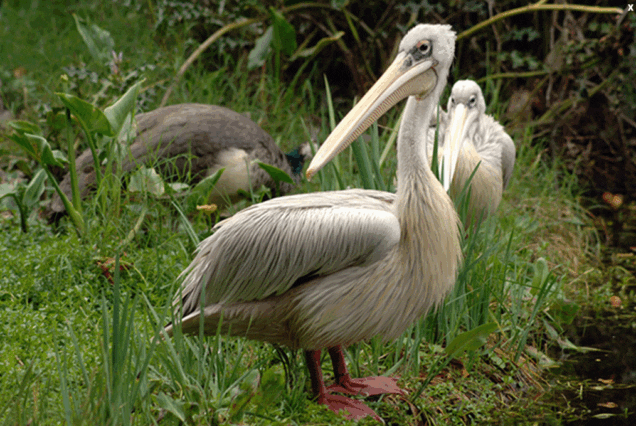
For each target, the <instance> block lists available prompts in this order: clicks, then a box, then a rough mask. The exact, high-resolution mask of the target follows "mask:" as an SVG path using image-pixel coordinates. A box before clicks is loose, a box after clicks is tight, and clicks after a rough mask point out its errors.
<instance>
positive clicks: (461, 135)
mask: <svg viewBox="0 0 636 426" xmlns="http://www.w3.org/2000/svg"><path fill="white" fill-rule="evenodd" d="M467 118H468V109H467V108H466V106H465V105H464V104H461V103H458V104H457V105H456V106H455V108H454V110H453V113H452V114H451V122H450V124H449V127H448V131H447V132H446V138H447V139H445V140H444V150H443V152H442V161H441V166H442V185H443V186H444V189H445V190H446V191H447V192H448V190H449V188H450V185H451V182H452V181H453V176H454V174H455V167H456V166H457V159H458V158H459V152H460V151H461V149H462V144H463V142H464V140H465V139H466V132H467V131H468V128H467V127H466V120H467Z"/></svg>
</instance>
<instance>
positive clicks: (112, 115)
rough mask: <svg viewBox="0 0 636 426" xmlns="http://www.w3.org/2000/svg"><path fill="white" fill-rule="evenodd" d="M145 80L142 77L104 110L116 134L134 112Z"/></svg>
mask: <svg viewBox="0 0 636 426" xmlns="http://www.w3.org/2000/svg"><path fill="white" fill-rule="evenodd" d="M143 82H144V80H143V79H142V80H140V81H138V82H137V83H135V84H134V85H133V86H132V87H131V88H130V89H128V90H127V91H126V93H124V94H123V95H122V97H121V98H119V99H117V101H116V102H115V103H114V104H112V105H111V106H109V107H108V108H106V109H105V110H104V115H105V116H106V118H107V119H108V122H109V123H110V128H111V129H112V131H113V134H114V135H119V132H120V131H121V130H122V127H123V126H124V123H125V121H126V117H127V116H128V115H130V114H131V113H132V112H133V109H134V108H135V101H136V100H137V95H138V94H139V89H140V88H141V84H142V83H143Z"/></svg>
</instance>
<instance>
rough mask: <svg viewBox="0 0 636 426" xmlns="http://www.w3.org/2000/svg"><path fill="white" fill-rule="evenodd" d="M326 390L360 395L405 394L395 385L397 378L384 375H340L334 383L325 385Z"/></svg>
mask: <svg viewBox="0 0 636 426" xmlns="http://www.w3.org/2000/svg"><path fill="white" fill-rule="evenodd" d="M327 391H328V392H340V393H346V394H349V395H362V396H372V395H384V394H387V393H393V394H398V395H406V393H405V392H404V390H403V389H401V388H400V387H399V386H398V385H397V379H394V378H393V377H385V376H375V377H361V378H359V379H352V378H351V377H348V376H344V377H340V378H339V380H337V381H336V383H334V384H333V385H331V386H328V387H327Z"/></svg>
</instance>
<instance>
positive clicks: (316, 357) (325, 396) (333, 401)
mask: <svg viewBox="0 0 636 426" xmlns="http://www.w3.org/2000/svg"><path fill="white" fill-rule="evenodd" d="M320 353H321V351H320V350H317V351H305V362H306V363H307V369H308V370H309V377H310V379H311V390H312V392H313V394H314V396H315V397H316V401H317V402H318V403H319V404H324V405H326V406H327V407H328V408H329V409H330V410H331V411H333V412H334V413H336V414H338V412H339V411H340V410H345V411H346V412H347V413H348V414H347V416H346V417H347V418H348V419H354V420H358V419H361V418H363V417H366V416H372V417H373V418H374V419H376V420H377V421H379V422H380V423H384V421H383V420H382V418H380V416H378V415H377V414H376V413H375V411H373V410H372V409H371V408H369V407H368V406H367V405H366V404H365V403H364V402H362V401H358V400H355V399H351V398H347V397H346V396H342V395H331V394H330V393H329V392H328V391H327V388H326V387H325V382H324V380H323V378H322V369H321V367H320Z"/></svg>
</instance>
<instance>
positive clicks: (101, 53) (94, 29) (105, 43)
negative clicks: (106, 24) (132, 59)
mask: <svg viewBox="0 0 636 426" xmlns="http://www.w3.org/2000/svg"><path fill="white" fill-rule="evenodd" d="M73 19H75V26H76V27H77V31H78V32H79V33H80V36H81V37H82V40H84V44H86V47H87V48H88V52H89V53H90V54H91V56H92V57H93V59H95V60H96V61H98V62H100V63H102V64H104V65H106V63H107V62H108V61H109V60H110V52H112V51H113V49H114V48H115V42H114V41H113V37H112V36H111V35H110V33H109V32H108V31H106V30H104V29H102V28H100V27H98V26H97V25H95V24H92V25H90V26H86V25H84V24H82V23H81V22H80V21H79V18H78V17H77V15H75V14H73Z"/></svg>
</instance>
